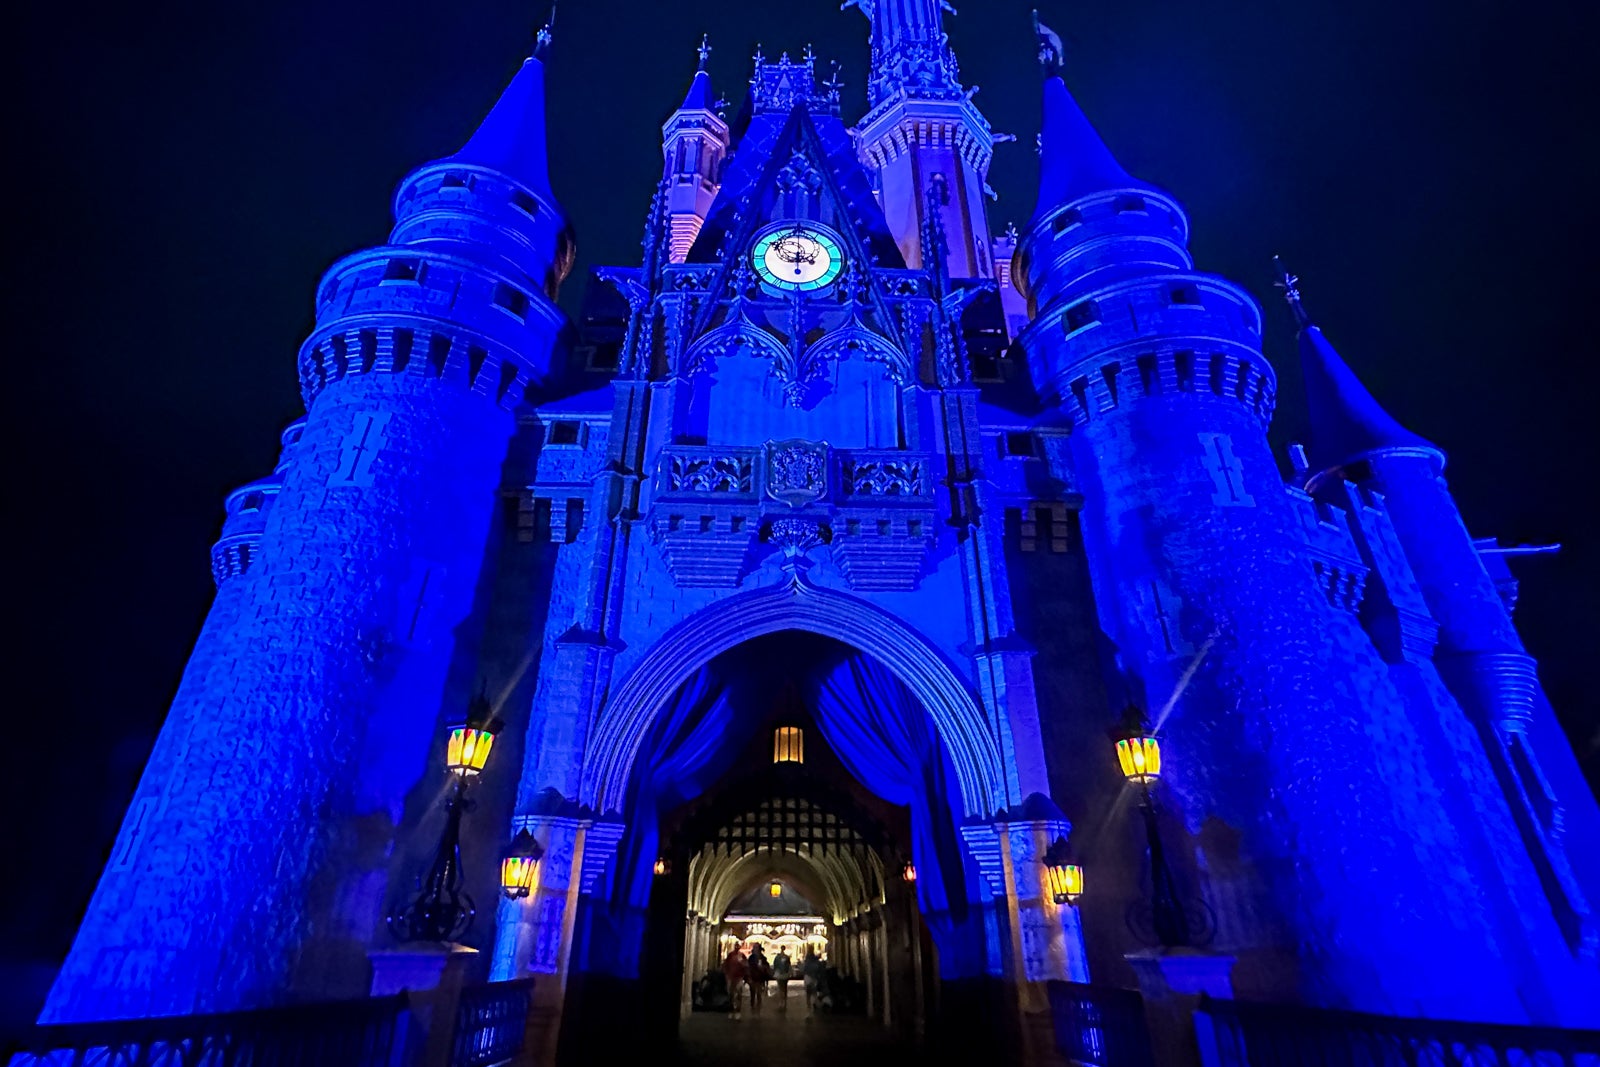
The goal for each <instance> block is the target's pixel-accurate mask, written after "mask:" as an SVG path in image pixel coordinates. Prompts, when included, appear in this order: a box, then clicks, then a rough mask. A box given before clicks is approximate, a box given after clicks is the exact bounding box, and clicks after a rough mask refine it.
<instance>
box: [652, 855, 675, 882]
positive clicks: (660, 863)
mask: <svg viewBox="0 0 1600 1067" xmlns="http://www.w3.org/2000/svg"><path fill="white" fill-rule="evenodd" d="M670 870H672V864H670V863H668V862H667V858H666V857H665V856H662V857H661V858H660V859H658V860H656V865H655V872H656V877H657V878H660V877H661V876H662V875H664V874H666V873H667V872H668V871H670Z"/></svg>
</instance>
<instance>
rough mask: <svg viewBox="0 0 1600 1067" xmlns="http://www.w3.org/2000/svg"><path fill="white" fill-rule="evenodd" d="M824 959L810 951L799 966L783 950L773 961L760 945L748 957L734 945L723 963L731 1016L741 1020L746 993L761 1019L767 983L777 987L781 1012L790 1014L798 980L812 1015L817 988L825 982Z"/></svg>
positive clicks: (753, 1011)
mask: <svg viewBox="0 0 1600 1067" xmlns="http://www.w3.org/2000/svg"><path fill="white" fill-rule="evenodd" d="M822 975H823V967H822V959H821V957H819V956H818V955H817V954H816V953H814V952H812V951H811V950H810V949H807V950H806V955H805V958H804V959H803V960H801V961H800V964H799V966H798V967H797V966H796V965H795V962H794V960H792V959H791V958H790V957H789V953H788V951H787V950H785V949H784V948H783V947H782V946H780V947H779V948H778V954H777V955H776V956H774V957H773V958H772V959H771V960H770V961H769V960H768V959H767V954H766V951H765V950H764V949H763V948H762V947H761V945H760V944H759V943H757V944H756V945H754V946H753V947H752V948H751V949H750V955H749V956H746V955H745V954H744V953H743V952H740V951H739V946H738V945H734V946H733V948H731V949H729V950H728V955H727V958H726V959H724V960H723V961H722V977H723V978H724V979H725V980H726V981H727V983H728V1003H729V1009H728V1010H729V1013H730V1014H731V1015H732V1016H733V1018H735V1019H738V1018H739V1017H740V1015H739V1008H740V1005H741V1003H742V1001H743V999H744V994H745V991H746V990H748V991H749V997H750V1014H751V1015H760V1014H761V1004H762V1001H764V1000H766V999H767V983H769V982H776V983H778V990H777V993H778V1010H779V1011H781V1012H787V1011H788V1010H789V983H790V982H791V981H792V980H794V979H795V978H796V977H799V978H800V979H802V980H803V981H804V982H805V987H806V1011H807V1013H809V1012H810V1011H811V1010H812V1008H813V1006H814V1002H815V1000H816V997H817V987H818V985H819V984H820V982H821V980H822Z"/></svg>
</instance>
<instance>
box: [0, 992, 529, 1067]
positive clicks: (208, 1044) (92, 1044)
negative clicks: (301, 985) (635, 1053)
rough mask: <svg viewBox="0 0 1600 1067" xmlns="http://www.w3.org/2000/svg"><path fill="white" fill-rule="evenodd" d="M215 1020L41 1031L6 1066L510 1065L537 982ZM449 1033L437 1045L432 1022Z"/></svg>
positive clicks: (8, 1052)
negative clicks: (443, 997)
mask: <svg viewBox="0 0 1600 1067" xmlns="http://www.w3.org/2000/svg"><path fill="white" fill-rule="evenodd" d="M437 996H438V993H437V992H436V991H422V992H418V993H416V994H407V993H399V994H397V995H395V996H388V997H363V998H360V999H357V1000H341V1001H325V1002H321V1003H316V1004H301V1005H294V1006H291V1007H284V1008H263V1009H259V1010H256V1011H238V1012H227V1013H224V1014H217V1015H172V1016H159V1017H155V1018H146V1019H112V1020H108V1021H106V1022H93V1023H67V1024H61V1025H50V1026H36V1027H34V1028H33V1029H32V1030H30V1031H28V1032H27V1033H25V1034H24V1035H22V1037H21V1038H20V1040H13V1041H12V1042H11V1043H10V1047H6V1048H3V1049H0V1064H8V1065H9V1067H505V1065H510V1064H520V1063H522V1062H524V1061H525V1059H526V1057H525V1043H526V1033H527V1027H528V1011H529V1005H530V1004H531V1002H532V998H533V979H531V978H530V979H524V980H522V981H517V982H490V983H488V984H484V985H472V986H467V987H466V988H464V989H462V990H461V992H460V995H459V997H456V998H455V1002H454V1003H453V1004H450V1003H439V1002H438V1001H437V1000H432V1001H430V999H429V998H431V997H437ZM430 1018H431V1019H434V1020H437V1021H438V1022H439V1023H440V1024H441V1025H444V1026H447V1027H449V1030H447V1031H446V1032H444V1033H436V1034H434V1035H433V1038H432V1039H431V1040H430V1037H429V1034H428V1033H427V1032H426V1031H427V1029H428V1025H427V1020H429V1019H430Z"/></svg>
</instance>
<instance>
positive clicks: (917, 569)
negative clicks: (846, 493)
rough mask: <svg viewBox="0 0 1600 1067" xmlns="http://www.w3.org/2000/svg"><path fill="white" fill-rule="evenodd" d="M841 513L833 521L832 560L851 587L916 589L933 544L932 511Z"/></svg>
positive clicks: (889, 589)
mask: <svg viewBox="0 0 1600 1067" xmlns="http://www.w3.org/2000/svg"><path fill="white" fill-rule="evenodd" d="M853 515H854V513H853V512H851V511H845V512H843V513H842V516H841V518H842V521H839V522H836V523H835V524H834V537H833V545H832V551H833V562H834V564H835V565H836V566H837V567H838V568H839V572H840V573H841V574H843V575H844V577H845V580H846V581H847V582H849V583H850V588H852V589H856V590H860V591H863V592H868V591H891V590H897V589H898V590H906V589H915V588H916V587H917V582H918V580H919V579H920V578H921V577H922V569H923V565H924V564H925V563H926V561H927V558H928V552H929V550H930V549H931V548H932V547H933V535H932V530H933V524H934V513H933V512H932V511H931V510H930V511H926V512H905V513H898V514H893V515H889V516H885V517H877V518H874V517H864V518H860V519H858V518H855V517H853Z"/></svg>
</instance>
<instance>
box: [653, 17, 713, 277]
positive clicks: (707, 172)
mask: <svg viewBox="0 0 1600 1067" xmlns="http://www.w3.org/2000/svg"><path fill="white" fill-rule="evenodd" d="M710 55H711V46H710V45H709V44H707V43H706V41H705V40H704V39H702V40H701V42H700V69H698V70H697V71H695V75H694V80H693V81H691V82H690V83H689V91H688V92H687V93H686V94H684V98H683V103H681V104H679V105H678V110H676V111H674V112H673V113H672V117H671V118H669V119H667V121H666V124H665V125H664V126H662V127H661V154H662V156H663V157H664V160H665V163H664V166H665V172H664V173H663V175H662V181H664V182H666V183H667V225H668V229H669V231H670V234H671V237H670V239H669V252H670V258H671V260H672V262H674V263H682V262H683V260H684V257H686V256H687V255H688V254H689V248H690V246H691V245H693V244H694V239H695V238H696V237H698V236H699V235H700V227H702V226H704V225H705V222H706V213H707V212H709V211H710V210H711V203H712V201H714V200H716V198H717V189H718V188H720V186H721V181H722V165H723V160H724V159H725V158H726V157H727V154H728V124H727V123H726V122H724V121H723V120H722V116H721V115H719V114H717V109H716V105H715V104H714V103H713V101H712V96H711V75H710V74H708V73H706V60H707V59H709V58H710Z"/></svg>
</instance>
